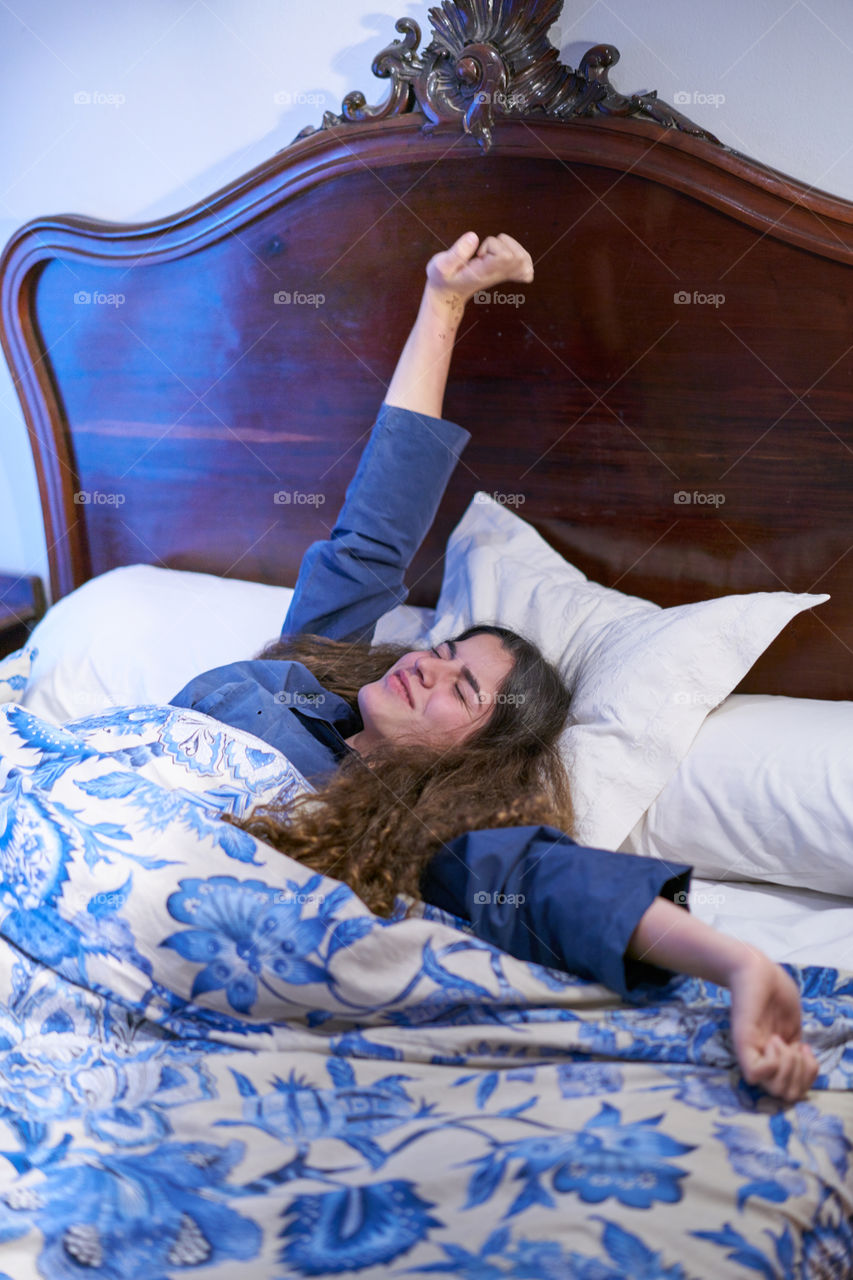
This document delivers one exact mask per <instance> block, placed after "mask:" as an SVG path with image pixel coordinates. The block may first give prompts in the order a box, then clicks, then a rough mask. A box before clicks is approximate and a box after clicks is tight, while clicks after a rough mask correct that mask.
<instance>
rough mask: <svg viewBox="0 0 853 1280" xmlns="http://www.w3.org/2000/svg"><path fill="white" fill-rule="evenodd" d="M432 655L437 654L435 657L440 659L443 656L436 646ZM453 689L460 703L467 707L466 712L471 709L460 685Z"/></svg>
mask: <svg viewBox="0 0 853 1280" xmlns="http://www.w3.org/2000/svg"><path fill="white" fill-rule="evenodd" d="M430 653H434V654H435V656H436V657H437V658H440V657H441V654H440V653H439V652H438V649H437V648H435V646H433V648H432V649H431V650H430ZM453 687H454V689H455V690H456V696H457V698H458V699H459V701H460V702H461V703H462V705H463V707H465V708H466V710H467V709H469V708H468V700H467V698H466V697H465V694H464V693H463V692H462V690H461V689H460V688H459V685H458V684H456V685H454V686H453Z"/></svg>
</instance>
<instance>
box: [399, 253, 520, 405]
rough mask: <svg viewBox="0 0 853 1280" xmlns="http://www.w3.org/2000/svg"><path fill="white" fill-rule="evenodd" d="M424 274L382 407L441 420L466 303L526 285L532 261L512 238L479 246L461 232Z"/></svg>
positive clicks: (432, 259) (431, 260)
mask: <svg viewBox="0 0 853 1280" xmlns="http://www.w3.org/2000/svg"><path fill="white" fill-rule="evenodd" d="M426 271H427V282H426V285H425V286H424V292H423V297H422V298H421V305H420V310H419V311H418V317H417V320H416V321H415V324H414V327H413V328H412V331H411V333H410V334H409V337H408V340H407V341H406V345H405V346H404V348H403V350H402V352H401V354H400V359H399V360H398V361H397V367H396V369H395V370H394V376H393V377H392V379H391V382H390V383H389V386H388V393H387V395H386V396H385V403H386V404H389V405H395V406H397V407H398V408H400V409H411V410H413V411H414V412H415V413H425V414H428V415H429V416H430V417H433V418H440V417H441V416H442V406H443V404H444V390H445V387H446V386H447V375H448V372H449V370H450V360H451V357H452V355H453V344H454V343H455V341H456V333H457V330H458V329H459V324H460V322H461V320H462V314H463V312H464V310H465V303H466V302H467V301H468V299H469V298H472V297H473V296H474V294H475V293H478V292H479V291H480V290H481V289H489V288H491V287H492V286H493V285H496V284H502V283H503V282H504V281H508V280H516V281H519V282H521V283H525V284H529V283H530V281H531V280H532V279H533V262H532V260H531V257H530V254H529V253H528V252H527V250H526V249H525V248H523V247H522V245H520V244H519V243H518V241H517V240H513V238H512V236H508V235H506V234H503V235H498V236H487V237H486V239H485V240H484V241H483V243H482V244H480V241H479V237H478V236H477V235H476V234H475V232H473V231H466V232H465V234H464V235H463V236H460V237H459V239H458V240H457V241H456V243H455V244H452V245H451V246H450V248H449V249H445V250H443V251H442V252H441V253H437V254H435V256H434V257H432V258H430V260H429V262H428V263H427V269H426Z"/></svg>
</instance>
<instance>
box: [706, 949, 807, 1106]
mask: <svg viewBox="0 0 853 1280" xmlns="http://www.w3.org/2000/svg"><path fill="white" fill-rule="evenodd" d="M728 987H729V989H730V991H731V995H732V1006H731V1009H732V1011H731V1032H732V1045H733V1047H734V1051H735V1054H736V1055H737V1060H738V1062H739V1064H740V1069H741V1071H742V1072H743V1076H744V1079H745V1080H747V1081H748V1082H749V1083H750V1084H758V1085H761V1087H762V1088H763V1089H766V1090H767V1092H768V1093H773V1094H775V1095H776V1096H777V1097H779V1098H784V1100H785V1101H786V1102H796V1101H798V1099H800V1098H802V1097H804V1096H805V1094H806V1093H808V1091H809V1089H810V1088H811V1086H812V1085H813V1084H814V1082H815V1078H816V1076H817V1074H818V1071H819V1066H818V1062H817V1059H816V1058H815V1056H814V1053H813V1052H812V1050H811V1049H810V1048H809V1046H808V1045H807V1044H804V1043H803V1041H802V1040H801V1039H800V994H799V992H798V990H797V987H796V984H795V983H794V982H793V981H792V979H791V978H790V977H789V976H788V974H787V973H786V972H785V970H784V969H782V968H781V967H780V966H779V965H778V964H774V963H773V961H772V960H770V959H769V958H768V957H767V956H765V955H764V954H763V953H762V952H760V951H754V950H752V949H751V948H749V949H747V954H746V955H745V956H744V958H743V961H742V963H741V964H739V965H737V966H735V967H734V968H733V969H732V970H731V972H730V974H729V977H728Z"/></svg>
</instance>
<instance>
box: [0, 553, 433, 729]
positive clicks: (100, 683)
mask: <svg viewBox="0 0 853 1280" xmlns="http://www.w3.org/2000/svg"><path fill="white" fill-rule="evenodd" d="M292 595H293V588H292V587H269V586H264V585H263V584H262V583H258V582H243V581H240V580H239V579H234V578H217V577H214V576H212V575H211V574H206V573H187V572H184V571H181V570H177V569H161V568H156V567H154V566H153V565H141V564H140V565H129V566H127V567H125V568H121V569H113V570H111V571H110V572H109V573H104V574H101V575H100V576H99V577H97V578H92V579H91V581H89V582H86V583H84V585H83V586H82V587H78V588H77V590H76V591H73V592H71V593H70V595H67V596H64V597H63V598H62V599H61V600H58V601H57V603H56V604H55V605H53V606H52V607H51V608H50V609H49V610H48V612H47V613H46V615H45V616H44V618H43V619H42V620H41V622H40V623H39V624H38V626H37V627H36V628H35V630H34V631H33V634H32V636H31V637H30V646H29V647H35V648H37V649H38V654H37V657H36V658H35V661H34V663H33V668H32V673H31V676H30V680H29V682H28V684H27V687H26V692H25V693H24V694H23V696H21V694H20V692H19V693H18V698H17V700H19V701H21V702H22V703H23V705H24V706H25V707H27V708H28V709H29V710H31V711H32V712H33V713H34V714H35V715H37V716H41V717H42V718H44V719H47V720H52V721H53V722H54V723H55V724H62V723H64V722H65V721H67V720H77V719H79V718H80V717H81V716H89V715H94V714H95V713H96V712H98V711H102V710H103V709H104V708H106V707H110V706H116V707H126V706H136V705H141V704H149V703H153V704H157V705H160V704H164V703H167V702H168V701H169V699H170V698H173V697H174V696H175V694H176V693H178V692H179V690H181V689H183V687H184V685H185V684H187V683H188V682H189V681H190V680H191V679H192V678H193V676H197V675H199V674H200V673H201V672H202V671H210V670H211V669H212V668H214V667H221V666H224V665H225V664H226V663H228V662H238V661H240V660H241V659H244V658H251V657H253V656H254V655H255V654H256V653H257V652H258V650H259V649H261V648H263V646H264V645H265V644H266V643H267V642H268V641H269V640H274V639H275V638H276V637H277V636H278V635H279V633H280V631H281V626H282V623H283V622H284V617H285V614H286V613H287V610H288V606H289V604H290V600H291V597H292ZM432 616H433V614H432V610H418V609H412V608H409V607H408V606H405V605H403V606H400V607H398V608H397V609H394V610H392V611H391V612H390V613H389V614H386V615H385V617H384V618H383V619H382V620H381V622H380V623H379V624H378V625H377V628H376V639H377V640H379V639H384V640H395V641H396V640H399V642H400V643H405V644H408V643H410V641H412V640H413V639H414V638H415V637H416V636H420V635H421V634H422V633H423V631H424V630H425V629H426V626H428V625H429V623H430V622H431V621H432ZM16 670H17V669H16ZM10 674H11V668H10Z"/></svg>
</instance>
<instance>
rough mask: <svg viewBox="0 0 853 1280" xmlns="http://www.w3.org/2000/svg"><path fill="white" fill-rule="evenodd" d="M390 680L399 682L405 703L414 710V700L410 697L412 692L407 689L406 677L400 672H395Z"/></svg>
mask: <svg viewBox="0 0 853 1280" xmlns="http://www.w3.org/2000/svg"><path fill="white" fill-rule="evenodd" d="M392 679H393V680H397V681H398V682H399V685H400V688H401V689H402V691H403V697H404V698H405V699H406V701H407V702H408V704H409V706H410V707H412V708H414V705H415V700H414V698H413V697H412V691H411V689H410V688H409V682H408V680H407V679H406V677H405V675H404V674H403V672H402V671H395V672H394V674H393V676H392Z"/></svg>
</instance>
